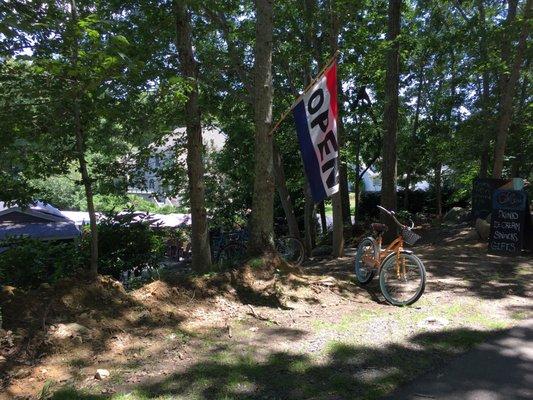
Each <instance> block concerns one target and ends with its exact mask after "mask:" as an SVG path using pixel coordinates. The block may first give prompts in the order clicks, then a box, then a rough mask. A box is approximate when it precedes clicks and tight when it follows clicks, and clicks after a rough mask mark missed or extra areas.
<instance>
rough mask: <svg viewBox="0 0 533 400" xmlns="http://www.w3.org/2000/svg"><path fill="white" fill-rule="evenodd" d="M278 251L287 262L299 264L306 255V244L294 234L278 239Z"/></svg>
mask: <svg viewBox="0 0 533 400" xmlns="http://www.w3.org/2000/svg"><path fill="white" fill-rule="evenodd" d="M276 251H277V252H278V254H279V255H280V256H281V258H283V259H284V260H285V261H286V262H288V263H290V264H293V265H296V266H299V265H301V264H302V262H303V260H304V257H305V249H304V244H303V243H302V241H301V240H300V239H298V238H295V237H293V236H284V237H282V238H279V239H276Z"/></svg>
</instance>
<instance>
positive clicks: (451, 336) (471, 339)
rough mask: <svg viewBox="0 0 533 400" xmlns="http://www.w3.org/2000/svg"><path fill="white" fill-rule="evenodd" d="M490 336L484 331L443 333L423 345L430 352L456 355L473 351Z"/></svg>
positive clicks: (424, 340)
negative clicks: (473, 348)
mask: <svg viewBox="0 0 533 400" xmlns="http://www.w3.org/2000/svg"><path fill="white" fill-rule="evenodd" d="M488 335H489V333H488V332H483V331H471V330H457V331H454V332H451V333H450V332H446V331H443V332H442V333H440V334H439V335H438V336H433V337H432V338H431V339H423V340H421V344H423V345H424V346H425V347H427V348H428V349H430V350H436V351H438V352H444V353H447V354H455V353H458V352H464V351H467V350H469V349H471V348H472V347H474V346H475V345H477V344H479V343H481V342H483V341H484V340H485V339H486V338H487V337H488Z"/></svg>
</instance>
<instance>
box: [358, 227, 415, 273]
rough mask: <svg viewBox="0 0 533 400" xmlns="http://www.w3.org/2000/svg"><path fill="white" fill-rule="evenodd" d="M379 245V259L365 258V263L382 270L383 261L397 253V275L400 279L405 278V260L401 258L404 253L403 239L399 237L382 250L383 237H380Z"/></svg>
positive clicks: (377, 240) (378, 238) (378, 239)
mask: <svg viewBox="0 0 533 400" xmlns="http://www.w3.org/2000/svg"><path fill="white" fill-rule="evenodd" d="M376 242H377V245H378V258H374V257H368V256H363V262H365V263H367V264H369V265H373V266H374V268H377V269H378V272H379V270H380V269H381V266H382V263H383V260H384V259H385V258H387V256H389V255H390V254H392V253H396V275H397V276H398V278H400V277H402V276H405V260H404V259H403V258H402V257H400V253H401V252H402V251H403V237H402V235H398V237H397V238H396V239H394V240H393V241H392V243H390V244H389V245H388V246H387V247H386V248H385V249H382V248H381V245H382V242H383V239H382V237H381V235H378V237H377V239H376Z"/></svg>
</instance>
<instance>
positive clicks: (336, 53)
mask: <svg viewBox="0 0 533 400" xmlns="http://www.w3.org/2000/svg"><path fill="white" fill-rule="evenodd" d="M339 54H340V51H339V50H337V51H335V53H333V56H331V58H330V59H329V60H328V62H327V63H326V65H325V66H324V68H322V69H321V70H320V72H319V73H318V75H317V76H316V78H315V79H313V80H312V81H311V83H310V84H309V85H307V87H306V88H305V89H304V91H303V93H302V94H301V95H299V96H298V98H297V99H296V100H294V102H293V103H292V105H291V106H290V107H289V108H288V109H287V110H285V112H284V113H283V114H282V115H281V117H280V119H279V120H278V122H276V125H274V127H273V128H272V129H271V130H270V132H269V134H268V135H269V136H270V135H273V134H274V132H275V131H276V130H277V129H278V128H279V126H280V125H281V123H282V122H283V121H284V120H285V118H287V116H288V115H289V113H290V112H291V111H292V110H293V109H294V107H296V105H297V104H298V103H299V102H300V100H301V99H302V97H303V96H304V95H305V94H306V93H307V91H308V90H309V89H310V88H311V87H313V85H314V84H315V83H316V82H317V81H318V80H319V79H320V78H321V77H322V75H324V72H326V70H327V69H328V68H329V67H330V66H331V64H333V63H334V62H335V61H336V60H337V56H338V55H339Z"/></svg>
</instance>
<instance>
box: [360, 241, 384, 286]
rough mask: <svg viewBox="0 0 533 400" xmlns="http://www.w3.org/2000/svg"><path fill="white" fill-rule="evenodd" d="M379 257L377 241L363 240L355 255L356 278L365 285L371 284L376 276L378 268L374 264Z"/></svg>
mask: <svg viewBox="0 0 533 400" xmlns="http://www.w3.org/2000/svg"><path fill="white" fill-rule="evenodd" d="M378 256H379V250H378V245H377V243H376V241H375V240H374V239H373V238H371V237H367V238H364V239H363V240H361V243H359V246H357V253H356V254H355V276H356V277H357V280H358V281H359V283H362V284H363V285H364V284H366V283H368V282H370V281H371V280H372V278H373V277H374V275H375V274H376V267H375V266H374V265H373V264H372V263H373V262H374V260H376V259H377V258H378Z"/></svg>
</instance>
